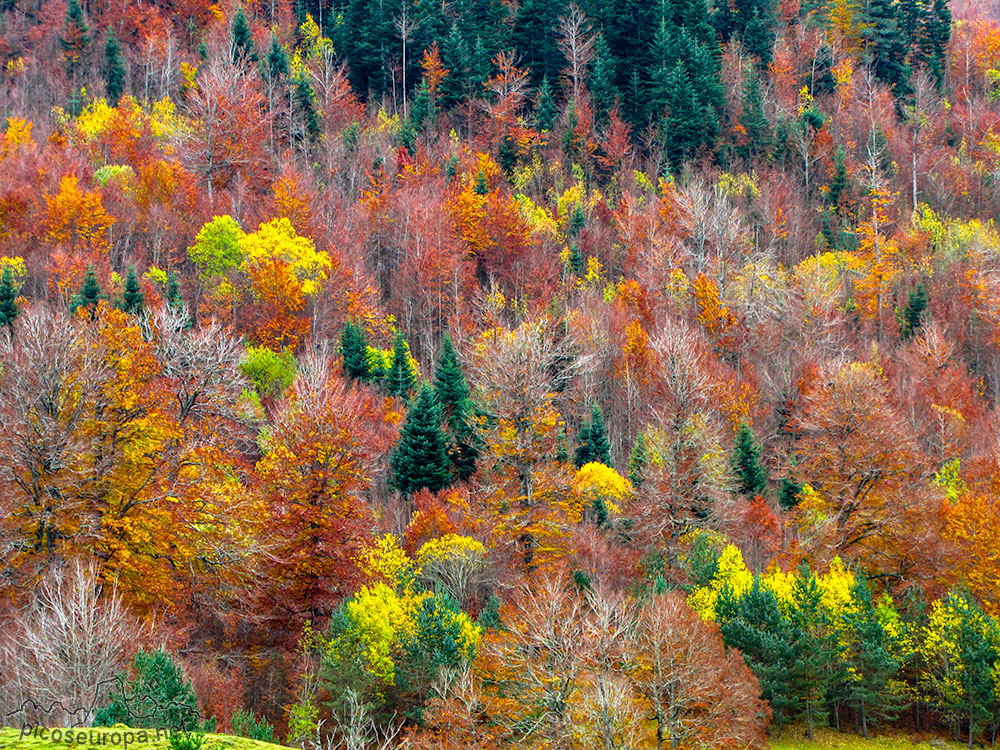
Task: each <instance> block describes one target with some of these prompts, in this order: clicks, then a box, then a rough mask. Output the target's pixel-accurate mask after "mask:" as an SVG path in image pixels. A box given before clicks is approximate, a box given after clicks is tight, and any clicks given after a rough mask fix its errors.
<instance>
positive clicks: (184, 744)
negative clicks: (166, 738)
mask: <svg viewBox="0 0 1000 750" xmlns="http://www.w3.org/2000/svg"><path fill="white" fill-rule="evenodd" d="M204 744H205V733H204V732H183V731H182V732H171V733H170V742H169V746H170V750H201V748H202V746H203V745H204Z"/></svg>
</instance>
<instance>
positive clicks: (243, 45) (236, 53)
mask: <svg viewBox="0 0 1000 750" xmlns="http://www.w3.org/2000/svg"><path fill="white" fill-rule="evenodd" d="M229 46H230V51H231V53H232V60H233V62H234V63H236V64H237V65H240V64H243V65H246V64H250V63H253V62H256V61H257V52H256V51H255V50H254V45H253V32H252V31H251V30H250V22H249V21H248V20H247V16H246V13H244V12H243V7H242V6H240V7H238V8H237V9H236V15H234V16H233V28H232V32H231V35H230V38H229Z"/></svg>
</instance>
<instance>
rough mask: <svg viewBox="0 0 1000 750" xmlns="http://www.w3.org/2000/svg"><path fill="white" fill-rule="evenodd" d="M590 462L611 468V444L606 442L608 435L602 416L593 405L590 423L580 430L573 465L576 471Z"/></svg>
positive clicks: (599, 408)
mask: <svg viewBox="0 0 1000 750" xmlns="http://www.w3.org/2000/svg"><path fill="white" fill-rule="evenodd" d="M592 461H597V462H598V463H602V464H604V465H605V466H611V444H610V443H609V442H608V433H607V430H606V429H605V427H604V414H603V413H602V412H601V407H600V406H598V405H597V404H594V408H593V410H592V411H591V413H590V422H587V423H584V425H583V427H581V428H580V435H579V444H578V445H577V449H576V455H575V456H574V463H576V467H577V468H578V469H579V468H580V467H581V466H583V465H584V464H589V463H591V462H592Z"/></svg>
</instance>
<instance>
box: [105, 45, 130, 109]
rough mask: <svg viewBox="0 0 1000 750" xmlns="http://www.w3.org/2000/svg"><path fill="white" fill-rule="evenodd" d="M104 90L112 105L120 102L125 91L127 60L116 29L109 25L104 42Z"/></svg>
mask: <svg viewBox="0 0 1000 750" xmlns="http://www.w3.org/2000/svg"><path fill="white" fill-rule="evenodd" d="M104 91H105V93H107V95H108V102H109V103H110V104H111V106H115V105H116V104H118V100H119V99H121V96H122V94H123V93H124V91H125V61H124V60H123V59H122V46H121V44H120V43H119V42H118V37H117V36H115V30H114V29H113V28H111V27H110V26H109V27H108V37H107V41H106V42H105V43H104Z"/></svg>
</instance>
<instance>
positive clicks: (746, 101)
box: [740, 70, 772, 161]
mask: <svg viewBox="0 0 1000 750" xmlns="http://www.w3.org/2000/svg"><path fill="white" fill-rule="evenodd" d="M740 124H741V125H742V126H743V130H745V131H746V134H747V145H746V146H745V147H744V148H743V149H742V152H743V153H742V154H741V155H742V156H743V158H744V159H746V160H748V161H753V160H754V159H757V158H759V157H764V156H767V154H768V153H769V152H770V150H771V137H772V136H771V123H770V121H769V120H768V119H767V115H765V114H764V102H763V99H762V97H761V94H760V78H759V76H758V75H757V72H756V71H754V70H751V71H750V72H749V73H748V74H747V77H746V80H745V82H744V84H743V114H742V116H741V117H740Z"/></svg>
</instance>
